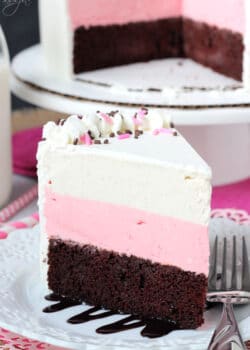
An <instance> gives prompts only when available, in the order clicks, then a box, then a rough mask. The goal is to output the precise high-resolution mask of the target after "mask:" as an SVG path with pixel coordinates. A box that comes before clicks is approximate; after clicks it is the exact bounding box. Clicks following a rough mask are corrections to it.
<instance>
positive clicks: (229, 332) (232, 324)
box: [208, 300, 246, 350]
mask: <svg viewBox="0 0 250 350" xmlns="http://www.w3.org/2000/svg"><path fill="white" fill-rule="evenodd" d="M232 349H235V350H246V347H245V345H244V342H243V340H242V338H241V335H240V331H239V328H238V325H237V321H236V319H235V316H234V311H233V305H232V303H231V300H227V301H225V302H224V303H223V311H222V315H221V319H220V322H219V323H218V325H217V327H216V329H215V331H214V334H213V336H212V339H211V341H210V344H209V346H208V350H232Z"/></svg>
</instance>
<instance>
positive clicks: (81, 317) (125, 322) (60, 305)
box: [43, 293, 179, 338]
mask: <svg viewBox="0 0 250 350" xmlns="http://www.w3.org/2000/svg"><path fill="white" fill-rule="evenodd" d="M45 299H46V300H48V301H55V302H56V303H55V304H52V305H49V306H47V307H45V308H44V309H43V312H45V313H52V312H58V311H61V310H64V309H67V308H69V307H73V306H76V305H81V304H82V302H81V301H79V300H72V299H69V298H65V297H61V296H59V295H56V294H54V293H52V294H49V295H47V296H46V297H45ZM112 315H120V316H122V315H121V314H120V313H118V312H114V311H108V310H104V309H103V308H102V307H98V306H94V307H90V308H89V309H88V310H85V311H83V312H81V313H79V314H77V315H75V316H73V317H71V318H70V319H68V320H67V322H68V323H70V324H81V323H86V322H90V321H94V320H98V319H101V318H105V317H109V316H112ZM139 327H143V329H142V331H141V335H142V336H143V337H147V338H158V337H162V336H164V335H167V334H169V333H170V332H172V331H174V330H177V329H179V327H178V325H177V324H175V323H173V322H171V321H167V320H158V319H140V318H138V317H137V316H133V315H130V316H127V315H126V317H123V318H122V319H121V320H119V321H116V322H113V323H109V324H107V325H104V326H102V327H99V328H97V329H96V332H97V333H99V334H112V333H117V332H123V331H127V330H130V329H135V328H139Z"/></svg>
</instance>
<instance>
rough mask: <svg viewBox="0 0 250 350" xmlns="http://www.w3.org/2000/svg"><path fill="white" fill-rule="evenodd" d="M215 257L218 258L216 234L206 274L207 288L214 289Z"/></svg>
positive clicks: (215, 275) (215, 279)
mask: <svg viewBox="0 0 250 350" xmlns="http://www.w3.org/2000/svg"><path fill="white" fill-rule="evenodd" d="M217 258H218V236H216V238H215V241H214V246H213V250H212V253H211V257H210V269H209V276H208V287H209V290H211V291H215V290H216V281H217Z"/></svg>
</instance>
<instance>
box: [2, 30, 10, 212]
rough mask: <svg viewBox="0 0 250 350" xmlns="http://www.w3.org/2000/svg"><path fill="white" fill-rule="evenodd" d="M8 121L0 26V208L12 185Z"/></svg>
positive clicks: (4, 53)
mask: <svg viewBox="0 0 250 350" xmlns="http://www.w3.org/2000/svg"><path fill="white" fill-rule="evenodd" d="M10 137H11V120H10V61H9V52H8V47H7V44H6V40H5V36H4V33H3V31H2V28H1V26H0V207H1V206H3V205H4V204H6V202H7V200H8V198H9V195H10V191H11V184H12V171H11V139H10Z"/></svg>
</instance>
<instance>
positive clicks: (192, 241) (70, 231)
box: [44, 188, 209, 275]
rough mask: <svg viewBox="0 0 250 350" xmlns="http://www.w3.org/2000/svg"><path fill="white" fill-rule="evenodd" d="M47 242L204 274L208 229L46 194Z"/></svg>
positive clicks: (206, 263) (179, 221)
mask: <svg viewBox="0 0 250 350" xmlns="http://www.w3.org/2000/svg"><path fill="white" fill-rule="evenodd" d="M44 215H45V217H46V218H47V219H46V233H47V235H48V236H49V237H58V238H60V239H63V240H72V241H75V242H77V243H80V244H91V245H94V246H96V247H99V248H102V249H106V250H112V251H115V252H117V253H119V254H126V255H135V256H137V257H141V258H144V259H150V260H151V261H153V262H158V263H161V264H165V265H168V264H169V265H174V266H178V267H180V268H182V269H184V270H187V271H194V272H197V273H204V274H205V275H207V273H208V252H209V246H208V235H207V227H206V226H204V225H198V224H194V223H191V222H185V221H182V220H179V219H175V218H172V217H166V216H162V215H158V214H154V213H150V212H146V211H143V210H139V209H134V208H129V207H125V206H120V205H114V204H111V203H106V202H105V203H104V202H98V201H93V200H85V199H79V198H73V197H69V196H66V195H61V194H58V193H53V192H52V191H51V190H50V189H49V188H47V189H46V192H45V204H44Z"/></svg>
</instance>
